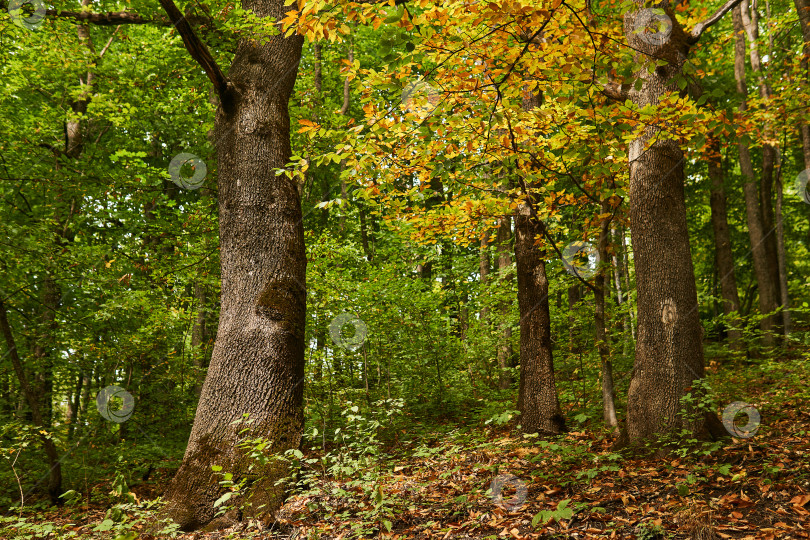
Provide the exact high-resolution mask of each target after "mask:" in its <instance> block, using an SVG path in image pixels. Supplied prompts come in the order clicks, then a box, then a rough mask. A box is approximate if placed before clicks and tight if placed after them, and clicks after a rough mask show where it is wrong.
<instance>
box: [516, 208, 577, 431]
mask: <svg viewBox="0 0 810 540" xmlns="http://www.w3.org/2000/svg"><path fill="white" fill-rule="evenodd" d="M530 214H531V210H530V208H529V207H528V205H527V204H523V205H521V207H520V210H519V212H518V214H517V215H516V223H515V262H516V264H517V282H518V306H519V309H520V384H519V390H518V405H517V407H518V410H519V411H520V414H521V417H520V423H521V426H522V429H523V432H524V433H542V434H556V433H562V432H564V431H565V418H564V417H563V415H562V410H561V409H560V402H559V400H558V398H557V387H556V383H555V381H554V359H553V357H552V353H551V315H550V313H549V303H548V277H547V276H546V263H545V259H544V256H545V254H544V253H543V252H541V250H540V249H539V248H538V247H537V246H536V245H535V239H536V238H537V235H538V230H537V226H536V224H535V222H534V220H533V218H532V216H531V215H530Z"/></svg>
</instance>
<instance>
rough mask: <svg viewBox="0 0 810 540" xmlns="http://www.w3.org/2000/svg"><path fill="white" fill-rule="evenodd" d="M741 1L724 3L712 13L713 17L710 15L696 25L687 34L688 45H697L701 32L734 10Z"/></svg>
mask: <svg viewBox="0 0 810 540" xmlns="http://www.w3.org/2000/svg"><path fill="white" fill-rule="evenodd" d="M741 1H742V0H727V1H726V3H725V4H724V5H723V7H721V8H720V9H718V10H717V11H716V12H715V13H714V15H712V16H711V17H709V18H708V19H706V20H704V21H701V22H699V23H697V24H696V25H695V27H694V28H693V29H692V32H691V33H690V34H688V35H689V43H690V44H693V43H697V42H698V40H699V39H700V36H701V35H703V32H705V31H706V29H707V28H709V27H711V26H714V25H715V24H716V23H717V22H718V21H719V20H720V19H722V18H723V16H724V15H725V14H726V13H728V12H729V11H731V10H732V9H733V8H734V6H736V5H737V4H739V3H740V2H741Z"/></svg>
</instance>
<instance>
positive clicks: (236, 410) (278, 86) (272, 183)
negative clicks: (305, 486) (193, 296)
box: [164, 0, 306, 531]
mask: <svg viewBox="0 0 810 540" xmlns="http://www.w3.org/2000/svg"><path fill="white" fill-rule="evenodd" d="M242 5H243V7H244V8H245V9H247V10H250V11H253V12H254V13H255V14H256V15H258V16H259V17H275V18H276V19H280V18H281V17H283V13H284V11H285V8H284V2H283V1H282V0H243V2H242ZM164 7H166V6H165V5H164ZM169 7H171V6H169ZM167 11H168V8H167ZM302 42H303V38H302V37H300V36H292V37H289V38H283V37H282V36H281V35H277V36H273V37H271V38H269V39H267V40H265V41H263V42H261V43H259V42H256V41H253V40H250V39H248V38H245V39H242V40H240V42H239V44H238V46H237V49H236V53H235V56H234V59H233V63H232V64H231V68H230V71H229V80H228V86H227V88H233V89H234V91H232V92H231V91H229V90H227V89H226V90H223V91H222V92H223V94H221V96H224V97H223V99H222V103H221V104H220V106H219V108H218V110H217V115H216V135H217V141H218V145H217V151H218V152H217V154H218V173H219V174H218V176H219V177H218V182H217V185H218V188H219V215H220V258H221V266H222V304H221V314H220V319H219V328H218V330H217V337H216V342H215V344H214V350H213V353H212V356H211V364H210V367H209V369H208V375H207V376H206V379H205V384H204V385H203V389H202V393H201V396H200V403H199V406H198V408H197V414H196V416H195V418H194V425H193V427H192V430H191V435H190V437H189V443H188V447H187V448H186V453H185V456H184V458H183V463H182V465H181V467H180V469H179V470H178V472H177V474H176V475H175V477H174V479H173V480H172V483H171V485H170V486H169V489H168V491H167V493H166V495H165V500H166V501H167V503H168V504H167V507H166V512H167V513H168V515H169V516H170V517H172V518H173V519H174V520H175V521H176V522H177V523H178V524H180V526H181V527H182V529H183V530H187V531H188V530H193V529H196V528H199V527H202V526H207V527H208V528H209V529H213V528H218V527H224V526H228V525H230V524H232V523H233V521H235V520H237V519H239V517H240V516H241V515H242V513H241V512H242V511H243V512H244V516H245V517H246V518H249V517H259V518H263V517H264V516H272V515H273V513H274V512H275V511H276V510H277V509H278V508H279V507H280V506H281V504H282V502H283V499H284V495H285V491H284V488H283V486H279V485H277V481H278V480H279V479H280V478H283V477H284V476H285V475H286V474H287V469H286V467H284V466H283V464H281V463H280V462H277V463H273V464H270V465H268V466H267V467H265V468H264V469H263V470H262V471H260V474H257V471H255V470H254V471H250V469H249V467H250V466H251V464H253V460H252V459H251V458H250V457H249V456H248V455H247V453H246V452H245V451H244V450H242V449H241V448H240V447H239V444H238V443H239V441H240V439H242V438H243V436H245V435H242V434H241V433H242V430H243V429H245V428H249V431H248V432H247V436H250V437H254V438H255V437H261V438H264V439H266V440H268V441H271V445H270V446H269V447H268V451H269V452H272V453H275V452H283V451H285V450H287V449H290V448H298V446H299V444H300V441H301V436H302V431H303V407H302V405H303V383H304V328H305V321H306V317H305V310H306V285H305V279H306V271H305V270H306V257H305V252H304V231H303V224H302V216H301V204H300V197H299V194H298V189H297V186H296V182H295V181H294V180H291V179H289V178H287V176H285V175H276V174H275V171H276V170H277V169H278V168H280V167H284V166H285V165H286V163H287V162H288V161H289V158H290V156H291V149H290V118H289V113H288V109H287V106H288V101H289V98H290V94H291V93H292V89H293V85H294V84H295V79H296V74H297V71H298V64H299V60H300V58H301V46H302ZM215 75H216V74H214V75H211V76H212V78H216V77H215ZM220 87H222V85H220ZM243 415H248V417H249V420H250V421H251V422H252V423H251V424H249V425H246V424H244V423H243V422H240V420H241V419H243V418H244V416H243ZM213 465H218V466H221V467H222V471H223V472H228V473H231V474H232V475H233V481H234V482H236V483H238V482H239V481H240V480H242V479H247V480H248V488H247V490H248V495H247V497H246V498H245V499H244V500H241V501H238V502H246V503H248V505H247V506H243V508H242V510H241V511H239V512H237V511H235V510H232V511H229V512H228V513H226V514H225V515H224V516H222V517H220V518H217V519H216V520H214V513H215V512H216V509H215V508H214V506H213V504H214V501H216V500H217V499H218V498H219V497H220V495H222V494H223V493H224V492H225V491H226V489H225V488H223V486H221V485H220V484H219V481H220V480H221V477H220V475H218V474H216V473H215V472H214V471H212V469H211V467H212V466H213ZM231 502H234V500H232V501H231ZM231 502H229V504H230V503H231Z"/></svg>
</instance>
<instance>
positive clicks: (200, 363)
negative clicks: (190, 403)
mask: <svg viewBox="0 0 810 540" xmlns="http://www.w3.org/2000/svg"><path fill="white" fill-rule="evenodd" d="M194 300H195V304H196V308H197V315H196V317H195V318H194V325H193V326H192V328H191V354H192V361H193V363H194V394H195V395H196V396H198V397H199V395H200V393H201V392H202V386H203V383H204V382H205V371H204V370H205V368H206V366H207V364H208V362H206V360H207V358H206V356H207V346H206V344H207V343H208V326H207V324H206V322H207V319H208V310H207V306H206V300H207V294H206V290H205V284H203V283H201V282H200V281H197V282H196V283H194Z"/></svg>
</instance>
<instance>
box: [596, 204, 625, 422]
mask: <svg viewBox="0 0 810 540" xmlns="http://www.w3.org/2000/svg"><path fill="white" fill-rule="evenodd" d="M600 213H602V214H610V213H611V212H610V206H609V205H608V203H607V201H602V208H601V212H600ZM609 241H610V223H609V221H608V220H607V219H603V220H602V223H601V225H600V227H599V245H598V247H597V249H598V251H599V261H600V264H599V272H598V273H597V274H596V280H595V282H594V291H593V296H594V326H596V349H597V350H598V351H599V358H600V359H601V361H602V418H603V419H604V421H605V425H607V426H609V427H611V428H614V430H615V431H616V434H618V430H617V426H618V425H619V421H618V420H617V419H616V404H615V396H614V390H613V363H612V362H611V360H610V348H609V347H608V340H607V331H606V327H605V293H606V291H609V290H610V272H609V270H608V265H607V261H609V260H610V259H609V258H608V243H609Z"/></svg>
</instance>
